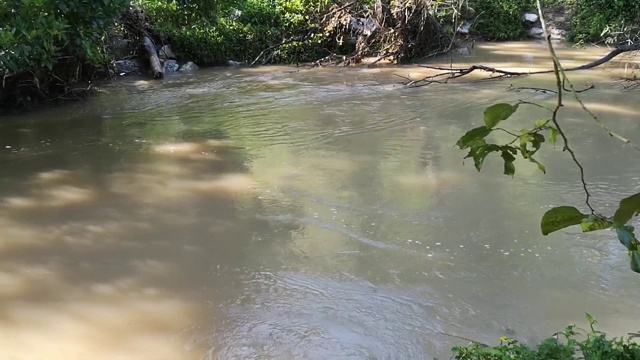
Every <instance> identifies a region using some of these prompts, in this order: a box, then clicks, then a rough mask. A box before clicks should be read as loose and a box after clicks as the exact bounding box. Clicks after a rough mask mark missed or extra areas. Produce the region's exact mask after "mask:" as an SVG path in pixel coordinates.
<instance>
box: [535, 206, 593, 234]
mask: <svg viewBox="0 0 640 360" xmlns="http://www.w3.org/2000/svg"><path fill="white" fill-rule="evenodd" d="M585 218H587V215H585V214H583V213H581V212H580V210H578V209H576V208H575V207H573V206H558V207H554V208H553V209H551V210H549V211H547V212H546V213H545V214H544V215H543V216H542V220H541V222H540V228H541V230H542V235H549V234H551V233H552V232H555V231H558V230H561V229H564V228H567V227H569V226H572V225H578V224H580V223H582V220H584V219H585Z"/></svg>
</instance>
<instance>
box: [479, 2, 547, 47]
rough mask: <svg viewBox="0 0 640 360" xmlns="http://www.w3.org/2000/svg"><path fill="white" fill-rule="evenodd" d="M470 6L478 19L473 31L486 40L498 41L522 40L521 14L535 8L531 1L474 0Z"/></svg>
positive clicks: (523, 27) (524, 29)
mask: <svg viewBox="0 0 640 360" xmlns="http://www.w3.org/2000/svg"><path fill="white" fill-rule="evenodd" d="M470 6H471V8H472V9H473V10H474V13H475V14H476V16H477V18H478V20H477V22H476V24H475V26H474V30H475V31H476V32H478V33H480V34H482V35H483V36H484V37H485V38H486V39H487V40H500V41H502V40H518V39H522V38H523V37H524V36H525V35H526V28H525V24H524V22H523V20H522V14H523V13H524V12H525V11H527V10H530V9H533V8H535V6H534V4H533V2H532V1H531V0H475V1H473V2H471V4H470Z"/></svg>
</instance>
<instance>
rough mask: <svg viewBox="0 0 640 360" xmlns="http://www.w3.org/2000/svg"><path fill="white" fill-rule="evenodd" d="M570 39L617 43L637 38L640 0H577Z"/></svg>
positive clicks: (639, 29)
mask: <svg viewBox="0 0 640 360" xmlns="http://www.w3.org/2000/svg"><path fill="white" fill-rule="evenodd" d="M574 11H575V15H574V17H573V19H572V24H571V26H572V31H571V34H570V40H572V41H575V42H583V41H588V42H600V41H605V42H607V43H618V42H621V41H625V40H628V39H630V40H638V38H639V37H640V34H638V33H639V32H640V1H637V0H576V4H575V10H574Z"/></svg>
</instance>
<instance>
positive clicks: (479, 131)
mask: <svg viewBox="0 0 640 360" xmlns="http://www.w3.org/2000/svg"><path fill="white" fill-rule="evenodd" d="M519 106H520V105H519V104H513V105H511V104H505V103H501V104H495V105H492V106H490V107H488V108H487V109H486V110H485V111H484V123H485V125H484V126H480V127H477V128H474V129H472V130H469V131H468V132H467V133H466V134H464V135H463V136H462V137H461V138H460V139H459V140H458V141H457V143H456V145H457V146H458V147H459V148H460V149H462V150H464V149H469V153H468V154H467V156H465V159H468V158H473V161H474V165H475V167H476V169H478V171H480V170H481V169H482V165H483V163H484V160H485V158H486V157H487V156H488V155H489V154H492V153H500V155H501V157H502V159H503V161H504V174H505V175H509V176H514V175H515V171H516V168H515V164H514V161H515V160H516V155H518V154H520V155H521V156H522V158H523V159H526V160H528V161H530V162H532V163H535V164H536V165H537V166H538V169H539V170H540V171H541V172H543V173H544V172H546V168H545V167H544V165H542V164H541V163H540V162H538V160H536V159H535V158H534V157H533V155H535V154H536V153H537V152H538V150H540V148H541V146H542V143H543V142H545V137H544V135H542V134H541V132H542V131H545V130H546V131H550V133H551V137H552V142H555V137H556V136H557V135H556V134H557V129H556V128H554V127H553V126H551V125H549V120H539V121H536V124H535V127H534V128H533V129H532V130H523V131H521V133H520V134H519V135H515V134H513V133H512V132H509V131H507V130H505V129H502V128H498V127H496V126H497V125H498V124H500V123H501V122H502V121H505V120H507V119H509V118H510V117H511V116H512V115H513V114H514V113H515V112H516V111H517V110H518V108H519ZM496 130H499V131H504V132H506V133H509V134H511V135H514V137H515V139H514V140H513V141H511V142H509V143H506V144H495V143H487V140H486V138H487V137H488V136H489V134H491V133H492V132H493V131H496ZM515 143H517V144H518V145H519V146H515V145H513V144H515Z"/></svg>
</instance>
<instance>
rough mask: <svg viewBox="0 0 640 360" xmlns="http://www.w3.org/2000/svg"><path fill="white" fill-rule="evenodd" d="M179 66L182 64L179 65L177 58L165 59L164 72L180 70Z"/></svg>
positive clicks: (169, 72)
mask: <svg viewBox="0 0 640 360" xmlns="http://www.w3.org/2000/svg"><path fill="white" fill-rule="evenodd" d="M179 68H180V65H178V62H177V61H175V60H165V61H164V73H165V74H171V73H174V72H176V71H178V69H179Z"/></svg>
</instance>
